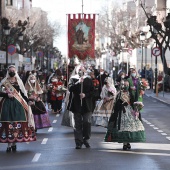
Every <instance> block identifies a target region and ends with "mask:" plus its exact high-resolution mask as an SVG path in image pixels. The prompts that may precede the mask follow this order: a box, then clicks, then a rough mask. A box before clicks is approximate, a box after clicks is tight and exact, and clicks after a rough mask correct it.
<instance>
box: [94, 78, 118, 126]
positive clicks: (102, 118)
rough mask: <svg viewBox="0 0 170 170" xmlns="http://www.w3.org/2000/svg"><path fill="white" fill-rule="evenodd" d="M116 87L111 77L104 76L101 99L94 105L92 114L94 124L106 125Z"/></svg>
mask: <svg viewBox="0 0 170 170" xmlns="http://www.w3.org/2000/svg"><path fill="white" fill-rule="evenodd" d="M115 96H116V88H115V86H114V83H113V79H112V78H111V77H106V78H105V81H104V86H103V88H102V91H101V94H100V97H101V101H100V102H99V103H98V104H97V105H96V107H95V109H94V111H93V114H92V123H93V125H95V126H104V127H107V125H108V121H109V118H110V116H111V113H112V109H113V105H114V99H115Z"/></svg>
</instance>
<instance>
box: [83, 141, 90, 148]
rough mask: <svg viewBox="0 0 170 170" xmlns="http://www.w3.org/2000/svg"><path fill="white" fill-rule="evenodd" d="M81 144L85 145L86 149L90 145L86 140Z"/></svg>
mask: <svg viewBox="0 0 170 170" xmlns="http://www.w3.org/2000/svg"><path fill="white" fill-rule="evenodd" d="M83 144H84V145H85V147H86V148H90V144H89V143H88V142H87V141H86V140H85V141H83Z"/></svg>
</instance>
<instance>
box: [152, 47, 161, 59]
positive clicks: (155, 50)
mask: <svg viewBox="0 0 170 170" xmlns="http://www.w3.org/2000/svg"><path fill="white" fill-rule="evenodd" d="M160 54H161V49H160V48H159V47H154V48H153V49H152V55H154V56H155V57H157V56H159V55H160Z"/></svg>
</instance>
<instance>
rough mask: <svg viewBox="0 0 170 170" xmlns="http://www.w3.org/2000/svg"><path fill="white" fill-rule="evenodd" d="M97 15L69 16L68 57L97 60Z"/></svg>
mask: <svg viewBox="0 0 170 170" xmlns="http://www.w3.org/2000/svg"><path fill="white" fill-rule="evenodd" d="M94 43H95V14H93V15H91V14H83V17H82V14H77V15H76V14H73V15H71V14H68V56H69V58H72V57H74V56H77V57H78V58H79V59H80V60H85V59H86V58H87V57H90V58H95V54H94V51H95V50H94Z"/></svg>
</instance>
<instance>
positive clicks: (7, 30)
mask: <svg viewBox="0 0 170 170" xmlns="http://www.w3.org/2000/svg"><path fill="white" fill-rule="evenodd" d="M3 32H4V34H5V36H6V68H8V36H9V35H10V27H9V26H8V25H6V26H4V28H3Z"/></svg>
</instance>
